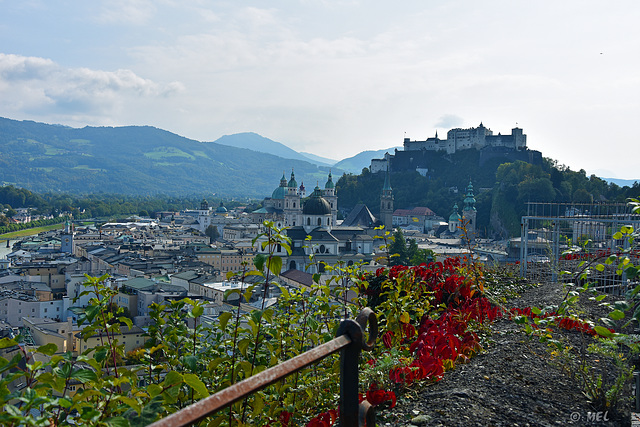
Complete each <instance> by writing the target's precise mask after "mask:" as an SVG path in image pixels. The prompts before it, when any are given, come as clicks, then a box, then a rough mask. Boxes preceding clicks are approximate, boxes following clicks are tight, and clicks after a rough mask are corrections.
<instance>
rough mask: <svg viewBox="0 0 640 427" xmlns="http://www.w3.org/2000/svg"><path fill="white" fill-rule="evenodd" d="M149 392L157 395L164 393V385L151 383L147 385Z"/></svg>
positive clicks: (150, 394)
mask: <svg viewBox="0 0 640 427" xmlns="http://www.w3.org/2000/svg"><path fill="white" fill-rule="evenodd" d="M147 392H148V393H149V396H151V397H155V396H158V395H159V394H160V393H162V387H161V386H159V385H158V384H149V385H148V386H147Z"/></svg>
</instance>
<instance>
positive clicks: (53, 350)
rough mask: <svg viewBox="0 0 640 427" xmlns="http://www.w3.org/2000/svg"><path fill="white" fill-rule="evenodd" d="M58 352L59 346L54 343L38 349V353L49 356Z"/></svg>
mask: <svg viewBox="0 0 640 427" xmlns="http://www.w3.org/2000/svg"><path fill="white" fill-rule="evenodd" d="M56 351H58V346H57V345H55V344H54V343H49V344H45V345H41V346H40V347H38V348H37V349H36V352H38V353H42V354H46V355H47V356H53V355H54V354H55V353H56Z"/></svg>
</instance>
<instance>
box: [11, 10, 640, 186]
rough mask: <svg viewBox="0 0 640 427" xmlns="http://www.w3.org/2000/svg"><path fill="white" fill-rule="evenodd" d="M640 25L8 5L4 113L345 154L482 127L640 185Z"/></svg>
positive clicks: (483, 15)
mask: <svg viewBox="0 0 640 427" xmlns="http://www.w3.org/2000/svg"><path fill="white" fill-rule="evenodd" d="M639 20H640V2H639V1H637V0H617V1H612V2H605V1H602V0H598V1H590V0H575V1H574V0H563V1H557V0H552V1H547V0H538V1H521V0H503V1H500V0H485V1H477V0H466V1H462V0H461V1H456V0H452V1H444V0H443V1H437V0H415V1H414V0H401V1H398V2H389V1H377V0H368V1H364V0H362V1H360V0H298V1H294V0H289V1H286V0H271V1H264V0H263V1H249V0H248V1H242V0H228V1H206V0H193V1H189V0H181V1H177V0H153V1H152V0H129V1H125V0H109V1H99V0H93V1H86V0H69V1H65V0H46V1H45V0H21V1H15V0H0V116H2V117H7V118H11V119H16V120H35V121H40V122H45V123H58V124H64V125H68V126H73V127H84V126H87V125H89V126H124V125H150V126H155V127H158V128H162V129H166V130H168V131H171V132H174V133H177V134H179V135H182V136H185V137H188V138H192V139H196V140H200V141H214V140H216V139H218V138H219V137H221V136H223V135H228V134H234V133H239V132H256V133H259V134H260V135H262V136H265V137H267V138H270V139H272V140H274V141H278V142H281V143H283V144H286V145H287V146H289V147H291V148H293V149H295V150H297V151H303V152H310V153H313V154H316V155H319V156H323V157H327V158H332V159H337V160H339V159H343V158H346V157H350V156H353V155H355V154H357V153H359V152H361V151H364V150H378V149H384V148H389V147H394V146H400V145H402V140H403V138H404V137H405V136H406V137H408V138H411V139H412V140H424V139H426V138H427V137H430V136H434V134H435V132H436V131H438V132H439V136H440V137H443V136H444V135H445V134H446V131H447V130H449V129H451V128H454V127H461V128H469V127H476V126H478V125H479V124H480V122H482V123H483V124H484V125H485V126H486V127H488V128H490V129H491V130H492V131H493V132H494V134H497V133H498V132H500V133H502V134H509V133H511V129H512V128H513V127H516V126H518V127H520V128H522V129H523V130H524V133H525V134H526V135H527V145H528V147H529V148H530V149H533V150H539V151H541V152H542V154H543V155H544V156H545V157H550V158H552V159H555V160H557V161H558V163H559V164H562V165H566V166H568V167H570V168H571V169H572V170H579V169H584V170H586V171H587V173H588V174H592V173H594V174H596V175H598V176H601V177H610V178H623V179H636V178H640V171H639V170H638V169H639V168H638V165H637V164H636V163H635V161H634V160H633V159H634V158H635V159H638V158H640V139H639V138H638V135H637V132H636V131H634V129H635V124H636V123H637V122H638V120H639V119H640V25H638V21H639ZM0 155H1V154H0Z"/></svg>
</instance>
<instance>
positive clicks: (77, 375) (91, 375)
mask: <svg viewBox="0 0 640 427" xmlns="http://www.w3.org/2000/svg"><path fill="white" fill-rule="evenodd" d="M71 378H72V379H74V380H77V381H80V382H81V383H83V384H84V383H86V382H88V381H95V380H97V379H98V376H97V375H96V373H95V372H94V371H92V370H91V369H76V370H75V371H73V372H71Z"/></svg>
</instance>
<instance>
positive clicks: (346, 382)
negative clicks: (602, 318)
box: [151, 308, 378, 427]
mask: <svg viewBox="0 0 640 427" xmlns="http://www.w3.org/2000/svg"><path fill="white" fill-rule="evenodd" d="M367 325H368V326H369V337H368V339H365V329H366V328H367ZM377 336H378V319H377V317H376V315H375V313H374V312H373V311H372V310H371V309H370V308H365V309H364V310H362V311H361V312H360V314H359V315H358V317H357V318H356V319H355V320H353V319H345V320H343V321H342V322H341V323H340V326H339V328H338V332H337V333H336V337H335V338H334V339H332V340H331V341H329V342H326V343H324V344H321V345H319V346H318V347H315V348H313V349H311V350H309V351H307V352H305V353H303V354H300V355H298V356H296V357H294V358H292V359H289V360H287V361H286V362H283V363H280V364H279V365H276V366H273V367H271V368H269V369H267V370H265V371H262V372H260V373H259V374H257V375H254V376H252V377H249V378H247V379H245V380H243V381H240V382H239V383H236V384H233V385H231V386H229V387H227V388H225V389H224V390H221V391H219V392H217V393H216V394H214V395H211V396H209V397H206V398H204V399H202V400H200V401H198V402H196V403H194V404H193V405H190V406H188V407H186V408H184V409H181V410H180V411H178V412H175V413H173V414H171V415H169V416H168V417H165V418H162V419H161V420H158V421H156V422H155V423H153V424H151V427H177V426H187V425H191V424H194V423H197V422H199V421H202V420H203V419H204V418H206V417H208V416H211V415H212V414H213V413H214V412H217V411H219V410H221V409H224V408H226V407H227V406H230V405H232V404H233V403H235V402H237V401H239V400H242V399H244V398H245V397H247V396H249V395H250V394H252V393H254V392H256V391H258V390H261V389H263V388H265V387H267V386H268V385H271V384H273V383H275V382H277V381H279V380H281V379H283V378H285V377H287V376H289V375H291V374H293V373H295V372H298V371H299V370H301V369H303V368H306V367H307V366H309V365H312V364H314V363H316V362H318V361H320V360H321V359H324V358H325V357H327V356H329V355H331V354H333V353H337V352H338V351H340V401H339V408H340V414H339V423H340V426H342V427H356V426H365V425H366V426H375V408H374V407H373V406H372V405H371V404H370V403H369V402H367V401H366V400H364V401H363V402H360V403H358V400H359V398H358V385H359V380H358V376H359V372H358V362H359V359H360V351H361V350H366V351H370V350H372V349H373V346H374V344H375V342H376V338H377Z"/></svg>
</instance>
